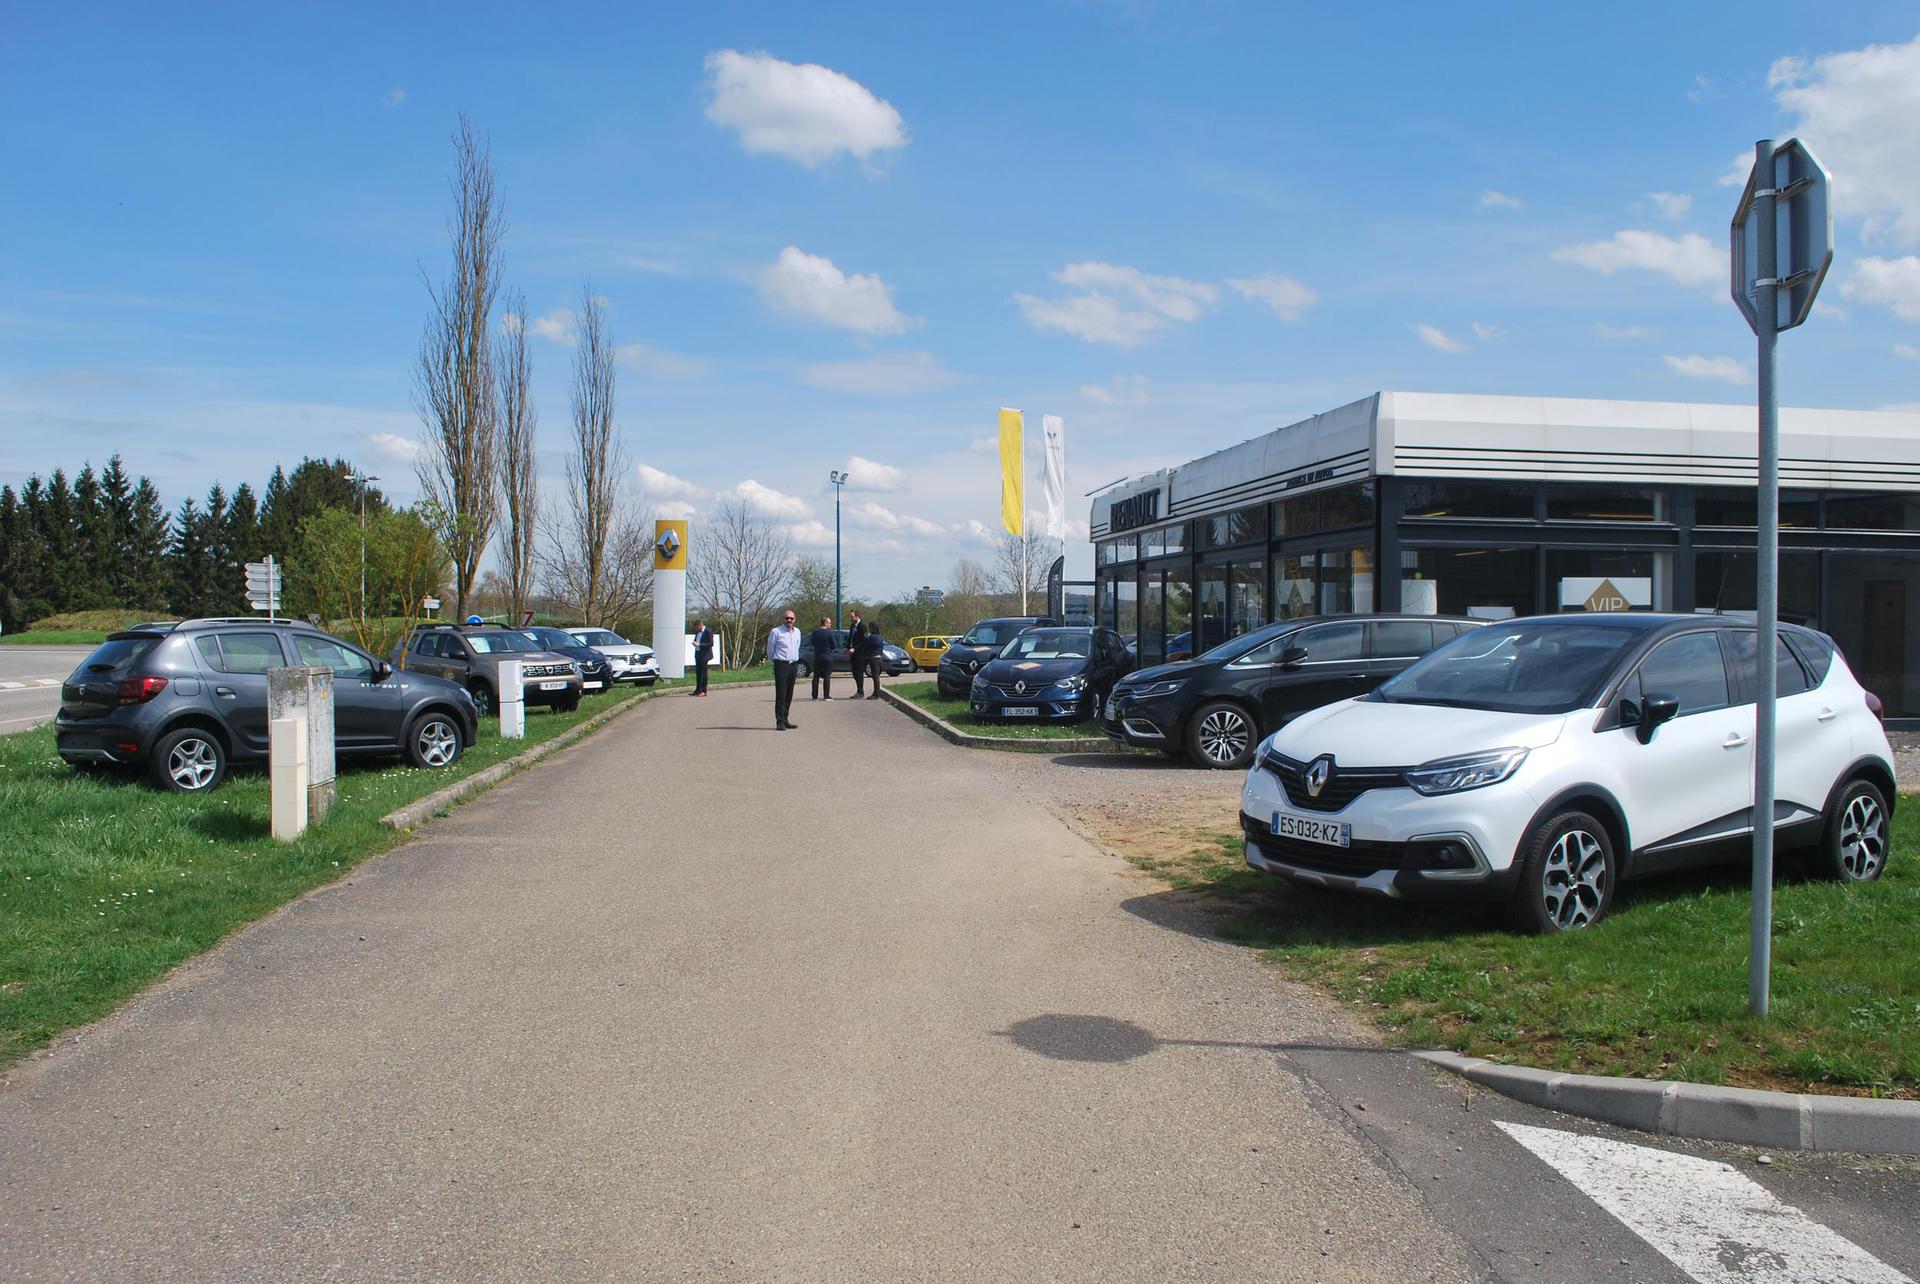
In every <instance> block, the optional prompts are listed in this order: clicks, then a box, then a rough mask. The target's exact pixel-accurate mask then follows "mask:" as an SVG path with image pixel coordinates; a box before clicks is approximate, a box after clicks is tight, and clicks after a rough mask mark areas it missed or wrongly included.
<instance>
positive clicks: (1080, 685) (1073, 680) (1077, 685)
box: [1053, 673, 1087, 691]
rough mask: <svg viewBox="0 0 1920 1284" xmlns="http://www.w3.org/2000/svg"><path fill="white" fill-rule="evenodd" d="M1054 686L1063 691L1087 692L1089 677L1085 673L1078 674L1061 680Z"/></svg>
mask: <svg viewBox="0 0 1920 1284" xmlns="http://www.w3.org/2000/svg"><path fill="white" fill-rule="evenodd" d="M1053 685H1055V686H1056V687H1059V688H1060V689H1061V690H1062V691H1085V690H1086V689H1087V675H1086V674H1084V673H1076V674H1073V675H1072V676H1071V677H1065V678H1062V679H1060V680H1059V681H1058V682H1056V683H1054V684H1053Z"/></svg>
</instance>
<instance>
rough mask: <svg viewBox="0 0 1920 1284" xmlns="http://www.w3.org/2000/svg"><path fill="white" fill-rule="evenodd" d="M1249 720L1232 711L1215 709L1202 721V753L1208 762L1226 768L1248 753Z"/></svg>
mask: <svg viewBox="0 0 1920 1284" xmlns="http://www.w3.org/2000/svg"><path fill="white" fill-rule="evenodd" d="M1250 734H1251V733H1250V730H1249V728H1248V727H1247V720H1246V719H1245V718H1243V717H1241V716H1240V715H1239V714H1237V713H1235V712H1234V711H1233V710H1231V709H1215V710H1214V711H1213V712H1212V713H1209V714H1208V715H1207V716H1206V717H1204V718H1202V719H1201V720H1200V752H1201V753H1202V754H1203V755H1205V757H1206V759H1207V761H1209V762H1212V763H1217V764H1220V765H1222V766H1224V765H1225V764H1227V763H1230V762H1233V761H1235V760H1236V759H1238V758H1239V757H1240V755H1241V754H1244V753H1245V752H1246V751H1247V744H1248V740H1249V737H1250Z"/></svg>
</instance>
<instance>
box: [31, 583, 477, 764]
mask: <svg viewBox="0 0 1920 1284" xmlns="http://www.w3.org/2000/svg"><path fill="white" fill-rule="evenodd" d="M301 664H313V665H324V666H325V667H327V668H329V669H332V670H333V738H334V751H335V752H336V753H338V754H342V755H349V754H404V755H406V758H407V760H408V761H409V762H411V763H412V764H413V765H414V766H416V767H448V766H452V765H453V762H454V760H455V759H457V758H458V757H459V756H460V753H461V751H462V750H463V749H466V748H467V747H469V746H471V745H472V744H473V742H474V737H475V735H476V733H477V732H478V729H479V713H478V711H477V710H476V709H475V708H474V704H473V700H472V699H471V698H470V697H469V696H468V695H467V693H466V692H465V691H464V690H462V689H461V688H460V687H458V686H456V685H455V684H453V683H451V682H444V681H442V680H440V679H439V678H431V677H427V676H426V675H424V674H418V673H395V672H394V671H393V668H392V666H390V665H389V664H388V663H387V662H386V661H385V660H376V659H375V658H374V657H372V656H370V655H368V654H367V653H366V652H365V651H362V650H361V649H360V648H358V647H356V646H354V645H352V644H351V643H349V642H343V641H341V640H340V639H339V638H337V637H334V636H333V635H332V634H330V633H323V632H321V631H320V630H319V629H317V628H314V627H313V626H311V625H307V624H294V623H287V622H284V621H283V622H280V623H271V624H270V623H268V622H267V621H265V620H261V619H255V618H240V619H220V620H185V621H182V622H180V623H177V624H176V623H164V624H142V625H139V626H137V627H135V628H132V629H127V630H125V631H123V632H120V633H114V634H111V635H109V637H108V638H107V640H106V641H105V642H103V643H101V644H100V646H99V647H97V648H96V649H95V650H94V652H93V654H92V655H90V656H88V657H87V658H86V660H85V661H84V662H83V663H82V664H81V665H80V667H79V668H78V669H75V670H74V671H73V675H72V676H71V677H69V678H68V679H67V681H66V683H65V685H63V686H62V687H61V689H60V712H59V713H58V714H57V715H55V717H54V721H53V727H54V741H55V744H56V746H57V748H58V750H59V753H60V756H61V757H62V758H64V759H66V760H67V761H68V762H70V763H72V764H74V765H75V766H82V767H84V766H96V765H100V764H113V763H129V764H131V763H144V764H146V767H147V770H148V773H149V774H150V775H151V776H152V778H153V782H154V783H155V784H157V785H159V786H161V787H162V788H165V789H171V790H174V791H176V792H179V793H203V792H205V791H206V790H209V789H212V788H213V787H214V786H215V785H217V784H219V783H220V781H221V779H222V778H223V777H224V776H225V775H226V773H227V767H228V765H229V764H230V763H233V762H237V761H245V760H257V761H264V760H265V759H266V756H267V670H268V669H277V668H283V667H287V666H291V665H301Z"/></svg>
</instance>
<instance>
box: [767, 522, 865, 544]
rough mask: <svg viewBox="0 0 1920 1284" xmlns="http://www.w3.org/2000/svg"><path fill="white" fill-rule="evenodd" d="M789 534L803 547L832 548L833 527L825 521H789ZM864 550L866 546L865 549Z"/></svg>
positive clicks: (787, 529) (787, 528)
mask: <svg viewBox="0 0 1920 1284" xmlns="http://www.w3.org/2000/svg"><path fill="white" fill-rule="evenodd" d="M786 531H787V536H788V537H789V538H790V539H792V540H793V542H794V543H796V544H798V545H800V547H802V548H832V547H833V527H831V526H829V525H827V524H826V523H825V522H820V521H814V520H812V519H808V520H807V521H804V522H789V523H788V524H787V527H786ZM862 551H865V550H864V546H863V549H862Z"/></svg>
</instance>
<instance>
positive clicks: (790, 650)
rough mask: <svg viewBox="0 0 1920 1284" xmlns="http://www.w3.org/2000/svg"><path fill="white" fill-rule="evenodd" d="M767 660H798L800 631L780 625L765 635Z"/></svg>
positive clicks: (789, 625)
mask: <svg viewBox="0 0 1920 1284" xmlns="http://www.w3.org/2000/svg"><path fill="white" fill-rule="evenodd" d="M767 658H768V659H769V660H798V659H799V658H800V630H799V629H797V628H795V627H794V626H793V625H791V624H780V625H776V626H775V627H774V630H773V632H771V633H769V634H767Z"/></svg>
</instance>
